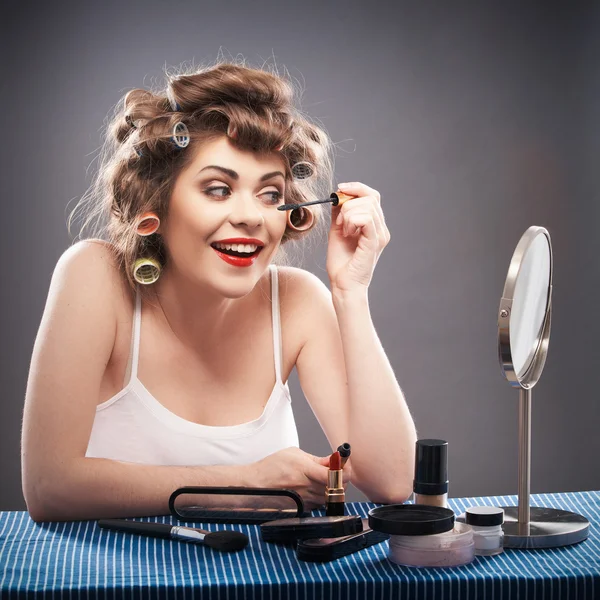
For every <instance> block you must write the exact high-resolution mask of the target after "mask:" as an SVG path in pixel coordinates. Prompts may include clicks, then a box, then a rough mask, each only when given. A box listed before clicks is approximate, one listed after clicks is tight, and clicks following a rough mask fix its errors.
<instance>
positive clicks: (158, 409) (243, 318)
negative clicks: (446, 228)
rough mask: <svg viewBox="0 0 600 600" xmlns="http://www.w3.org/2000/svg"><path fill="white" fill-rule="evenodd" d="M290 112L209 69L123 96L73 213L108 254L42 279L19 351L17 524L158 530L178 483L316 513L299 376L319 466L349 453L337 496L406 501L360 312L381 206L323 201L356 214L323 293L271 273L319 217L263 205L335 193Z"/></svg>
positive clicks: (383, 389) (383, 382)
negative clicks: (293, 377)
mask: <svg viewBox="0 0 600 600" xmlns="http://www.w3.org/2000/svg"><path fill="white" fill-rule="evenodd" d="M293 95H294V89H293V87H292V86H291V84H290V83H289V82H287V81H285V80H283V79H281V78H280V77H279V76H277V75H274V74H271V73H268V72H266V71H263V70H257V69H250V68H247V67H245V66H242V65H236V64H232V63H222V64H218V65H215V66H213V67H211V68H207V69H203V70H200V71H197V72H195V73H190V74H185V75H184V74H182V75H179V76H178V77H173V78H171V79H170V81H169V84H168V87H167V90H166V91H165V92H164V93H152V92H148V91H144V90H133V91H131V92H129V93H128V94H127V95H126V96H125V98H124V101H123V103H122V105H121V106H120V107H119V110H118V111H117V113H116V114H115V116H114V120H113V122H112V123H111V125H110V128H109V136H108V137H107V141H106V146H105V149H104V155H103V158H104V162H103V164H102V165H101V168H100V171H99V175H98V177H97V179H96V181H95V184H94V187H93V188H92V194H90V195H89V197H88V198H84V200H85V202H83V203H82V206H91V208H92V214H91V216H90V219H93V218H96V217H98V218H100V217H103V218H104V219H105V220H106V221H107V235H106V236H104V237H105V238H107V239H104V240H103V239H91V240H86V241H79V242H77V243H75V244H74V245H73V246H72V247H71V248H69V249H68V250H67V251H66V252H65V253H64V254H63V256H62V257H61V258H60V259H59V261H58V264H57V266H56V269H55V272H54V275H53V277H52V281H51V284H50V290H49V295H48V300H47V303H46V307H45V310H44V314H43V317H42V321H41V325H40V329H39V332H38V336H37V338H36V342H35V346H34V351H33V356H32V361H31V367H30V374H29V380H28V384H27V393H26V400H25V410H24V426H23V440H22V471H23V473H22V475H23V491H24V496H25V500H26V502H27V506H28V509H29V512H30V515H31V517H32V518H33V519H34V520H36V521H45V520H75V519H95V518H102V517H127V516H140V515H155V514H165V513H168V508H167V502H168V498H169V495H170V494H171V492H173V491H174V490H175V489H176V488H178V487H181V486H184V485H227V486H229V485H245V486H251V487H256V486H261V487H285V488H288V489H294V490H296V491H297V492H298V493H300V494H301V495H302V497H303V499H304V500H305V502H306V504H307V506H308V508H314V507H316V506H321V505H322V504H323V502H324V490H325V485H326V482H327V465H328V462H327V461H328V458H327V457H316V456H312V455H310V454H308V453H306V452H304V451H302V450H300V449H299V447H298V436H297V431H296V426H295V423H294V418H293V414H292V412H291V399H290V396H289V389H288V387H287V379H288V376H289V373H290V372H291V370H292V368H293V367H294V366H295V367H296V369H297V372H298V377H299V381H300V384H301V386H302V390H303V392H304V394H305V396H306V398H307V399H308V402H309V403H310V406H311V408H312V409H313V411H314V413H315V414H316V416H317V418H318V420H319V423H320V424H321V426H322V427H323V430H324V432H325V434H326V436H327V438H328V440H329V442H330V443H331V445H332V448H336V447H337V446H338V445H339V444H341V443H343V442H346V441H348V442H350V444H351V445H352V459H351V461H350V462H351V463H352V467H351V470H350V469H348V466H349V465H350V462H349V463H348V465H347V466H346V468H345V469H344V470H345V473H346V477H345V479H346V482H348V480H349V478H350V476H351V477H352V482H353V483H354V484H355V485H356V486H357V487H358V488H359V489H360V490H362V491H363V492H364V493H365V494H366V495H367V496H368V497H369V498H370V499H371V500H373V501H377V502H402V501H404V500H405V499H406V498H407V497H408V496H409V494H410V492H411V482H412V467H413V448H414V443H415V439H416V434H415V428H414V424H413V421H412V418H411V416H410V413H409V411H408V408H407V406H406V403H405V401H404V398H403V396H402V392H401V390H400V388H399V386H398V383H397V382H396V378H395V376H394V373H393V370H392V368H391V366H390V364H389V362H388V360H387V358H386V356H385V353H384V351H383V348H382V347H381V345H380V343H379V340H378V338H377V334H376V332H375V329H374V327H373V323H372V321H371V317H370V313H369V306H368V295H367V291H368V286H369V283H370V281H371V277H372V274H373V269H374V267H375V265H376V263H377V260H378V258H379V256H380V254H381V252H382V250H383V248H384V247H385V246H386V245H387V243H388V242H389V239H390V234H389V231H388V229H387V227H386V225H385V221H384V217H383V212H382V208H381V199H380V195H379V193H378V192H377V191H376V190H374V189H372V188H371V187H369V186H367V185H365V184H363V183H359V182H354V183H349V184H346V185H342V184H340V185H339V186H338V188H339V190H340V191H342V192H344V193H347V194H348V195H350V196H352V199H350V200H348V201H346V202H345V203H344V204H342V205H338V206H336V207H333V206H332V208H331V210H332V213H331V214H332V217H331V227H330V230H329V238H328V248H327V273H328V276H329V280H330V288H331V291H329V290H328V289H327V287H326V286H325V285H323V283H322V282H321V281H320V280H319V279H318V278H317V277H316V276H314V275H312V274H311V273H309V272H307V271H304V270H302V269H299V268H295V267H291V266H279V267H275V264H276V263H280V264H281V263H282V262H283V258H284V257H285V255H284V254H283V246H284V245H285V244H287V243H288V242H290V241H292V240H298V239H301V238H302V237H304V236H306V235H307V234H308V232H309V230H311V229H314V228H315V227H316V226H317V225H318V224H319V223H323V219H322V216H323V206H324V205H323V204H317V205H313V206H310V207H309V208H300V209H295V210H293V211H280V210H277V207H278V206H280V205H282V204H284V203H293V204H298V203H300V202H305V201H310V200H315V199H318V198H325V197H328V196H329V193H330V190H331V189H332V167H331V165H332V160H331V156H330V152H331V143H330V140H329V139H328V137H327V135H326V134H325V133H324V132H323V130H321V129H320V128H318V127H316V126H315V125H313V124H311V123H309V122H308V121H307V119H306V118H305V117H303V116H302V115H301V114H300V112H299V111H297V110H295V109H294V104H293ZM234 256H237V257H234ZM244 256H245V258H244ZM284 382H285V383H284Z"/></svg>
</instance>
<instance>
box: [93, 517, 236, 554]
mask: <svg viewBox="0 0 600 600" xmlns="http://www.w3.org/2000/svg"><path fill="white" fill-rule="evenodd" d="M98 526H99V527H101V528H102V529H112V530H114V531H124V532H126V533H137V534H140V535H149V536H151V537H159V538H166V539H171V540H180V541H183V542H195V543H201V544H205V545H206V546H209V547H211V548H213V549H215V550H220V551H221V552H236V551H238V550H242V549H243V548H245V547H246V546H247V545H248V536H247V535H246V534H245V533H242V532H241V531H229V530H228V531H205V530H204V529H195V528H193V527H180V526H178V525H168V524H165V523H146V522H143V521H128V520H126V519H102V520H100V521H98Z"/></svg>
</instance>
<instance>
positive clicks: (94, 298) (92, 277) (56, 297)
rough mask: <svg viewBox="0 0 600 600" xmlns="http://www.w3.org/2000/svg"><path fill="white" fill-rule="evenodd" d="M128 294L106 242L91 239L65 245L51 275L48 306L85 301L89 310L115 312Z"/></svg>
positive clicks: (104, 312) (106, 313) (113, 313)
mask: <svg viewBox="0 0 600 600" xmlns="http://www.w3.org/2000/svg"><path fill="white" fill-rule="evenodd" d="M126 296H127V286H126V282H125V281H124V277H123V276H122V275H121V273H120V271H119V268H118V264H117V259H116V255H115V253H114V251H113V249H112V247H111V246H110V244H109V243H108V242H105V241H104V240H99V239H98V240H97V239H90V240H83V241H80V242H77V243H75V244H73V245H72V246H70V247H69V248H67V249H66V250H65V251H64V252H63V253H62V255H61V256H60V258H59V259H58V261H57V263H56V266H55V268H54V273H53V274H52V281H51V284H50V290H49V294H48V301H47V307H46V308H47V309H49V308H50V307H51V306H52V305H56V304H64V303H67V304H68V303H70V302H85V304H86V305H87V307H88V310H93V311H97V312H98V314H103V315H104V316H105V317H106V316H107V315H109V314H110V315H114V316H115V317H116V314H117V312H118V311H117V307H118V306H121V305H122V301H123V298H124V297H126Z"/></svg>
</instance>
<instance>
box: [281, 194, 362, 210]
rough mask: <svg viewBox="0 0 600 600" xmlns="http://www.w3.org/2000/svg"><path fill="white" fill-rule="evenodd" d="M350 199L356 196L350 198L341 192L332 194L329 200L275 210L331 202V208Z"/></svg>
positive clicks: (286, 205)
mask: <svg viewBox="0 0 600 600" xmlns="http://www.w3.org/2000/svg"><path fill="white" fill-rule="evenodd" d="M352 198H356V196H350V195H349V194H344V193H343V192H333V193H332V194H331V196H329V198H325V199H324V200H313V201H312V202H302V203H301V204H282V205H281V206H278V207H277V210H294V209H295V208H300V207H302V206H310V205H311V204H326V203H327V202H331V204H332V205H333V206H337V205H338V204H339V205H342V204H344V202H346V201H348V200H352Z"/></svg>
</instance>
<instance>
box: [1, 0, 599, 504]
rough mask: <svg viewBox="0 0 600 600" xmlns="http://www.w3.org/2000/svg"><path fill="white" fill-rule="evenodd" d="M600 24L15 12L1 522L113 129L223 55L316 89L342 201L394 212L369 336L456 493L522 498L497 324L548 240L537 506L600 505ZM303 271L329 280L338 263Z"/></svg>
mask: <svg viewBox="0 0 600 600" xmlns="http://www.w3.org/2000/svg"><path fill="white" fill-rule="evenodd" d="M597 6H598V5H595V7H592V3H589V4H587V5H584V4H577V3H574V2H572V3H564V5H562V7H560V8H559V5H558V3H557V4H551V3H548V2H540V3H537V4H536V3H527V2H522V3H518V4H513V5H510V4H507V3H504V2H503V3H496V4H493V3H472V4H471V5H470V6H468V7H467V5H462V6H461V5H456V4H455V5H454V6H453V8H449V7H447V6H446V3H439V4H438V5H437V7H434V6H433V5H428V4H426V3H409V2H406V3H401V2H400V3H398V2H396V3H394V5H393V6H391V3H389V4H388V3H387V2H386V3H384V2H381V3H378V2H339V3H336V2H329V3H324V4H323V5H320V4H317V3H314V4H311V3H306V2H305V3H302V4H298V3H289V4H284V3H281V2H272V3H267V2H262V3H258V4H257V3H250V2H232V1H228V2H227V3H214V2H210V3H198V2H191V1H189V2H182V1H180V2H170V3H166V2H158V1H156V0H154V1H148V0H145V1H144V2H143V3H142V2H139V3H125V4H121V3H119V4H117V3H116V2H103V3H93V4H92V3H89V4H88V3H78V4H73V5H72V6H70V7H67V6H66V5H62V6H61V5H59V4H56V3H38V4H37V5H36V4H35V3H33V4H32V3H27V4H23V3H17V2H6V1H5V2H3V5H2V9H1V13H2V18H1V19H0V20H1V21H2V25H1V27H2V31H1V33H2V36H1V38H0V39H1V40H2V42H1V43H2V45H3V47H4V48H3V50H4V52H3V54H4V56H5V61H4V69H3V70H4V72H3V76H2V79H1V83H0V85H1V86H2V94H1V97H2V101H1V102H2V111H0V119H1V122H2V131H3V132H4V143H3V144H2V146H1V149H0V152H1V160H0V169H1V180H2V187H1V191H0V194H1V201H2V211H3V225H4V226H3V228H2V229H3V231H2V235H1V236H0V244H1V247H0V250H1V256H2V261H3V272H2V280H1V283H0V286H1V290H2V293H1V302H2V311H1V315H2V323H1V332H2V337H1V344H0V351H1V361H0V375H1V382H2V402H1V403H0V472H1V477H0V481H1V484H0V486H1V488H0V509H3V510H8V509H11V510H15V509H24V508H25V504H24V501H23V498H22V493H21V478H20V448H19V445H20V429H21V418H22V410H23V400H24V395H25V386H26V380H27V374H28V368H29V360H30V356H31V350H32V347H33V342H34V339H35V335H36V333H37V328H38V326H39V322H40V318H41V315H42V311H43V307H44V303H45V300H46V296H47V293H48V286H49V282H50V277H51V274H52V271H53V269H54V266H55V264H56V261H57V259H58V258H59V256H60V255H61V253H62V252H63V251H64V250H65V248H66V247H67V246H68V245H69V244H70V240H69V237H68V234H67V230H66V224H65V222H66V216H67V213H68V210H67V203H68V202H69V201H71V202H70V204H69V210H70V208H72V207H73V205H74V203H75V202H76V200H77V199H78V198H79V197H80V196H81V195H82V194H83V193H84V191H85V190H86V189H87V187H88V185H89V184H90V183H91V178H92V175H93V172H94V169H95V167H96V165H97V163H96V162H95V161H94V156H95V153H96V150H97V149H98V146H99V144H100V130H101V128H102V126H103V121H104V119H105V117H106V116H107V114H108V113H109V111H110V109H111V108H112V106H113V105H114V104H115V103H116V102H117V100H118V99H119V98H120V97H121V96H122V95H123V94H124V93H125V92H126V91H127V90H129V89H131V88H133V87H143V86H144V85H145V84H151V83H152V84H154V83H155V82H157V81H159V82H160V81H161V77H162V72H163V67H164V66H165V65H166V66H177V65H179V64H181V63H182V62H185V61H191V62H193V63H195V64H201V63H204V62H207V61H208V62H211V61H213V60H214V59H216V58H217V55H218V52H219V48H222V50H223V51H224V52H225V53H226V55H229V56H231V57H234V56H235V55H237V54H238V53H241V54H242V55H243V56H244V57H246V58H247V59H248V61H249V63H251V65H252V66H259V65H260V64H262V63H263V61H265V60H269V59H270V62H271V63H273V57H274V63H275V64H276V65H277V66H278V67H279V68H280V69H282V68H284V67H285V68H287V69H288V70H289V72H290V74H291V75H292V76H294V77H296V78H298V79H299V80H300V81H303V82H304V86H305V93H304V98H303V102H302V108H303V109H304V110H305V111H307V112H308V113H310V114H311V115H312V116H314V117H315V118H317V119H319V120H320V122H321V123H322V125H323V126H324V127H325V128H326V129H327V130H328V132H329V134H330V135H331V137H332V138H333V140H334V142H336V143H337V144H338V145H339V152H338V156H337V159H336V181H337V182H339V181H355V180H358V181H363V182H365V183H367V184H368V185H370V186H372V187H374V188H376V189H378V190H379V191H380V193H381V195H382V202H383V209H384V212H385V215H386V221H387V224H388V227H389V229H390V231H391V233H392V240H391V242H390V244H389V245H388V247H387V248H386V249H385V251H384V252H383V255H382V257H381V259H380V261H379V264H378V266H377V268H376V271H375V276H374V279H373V282H372V284H371V289H370V305H371V310H372V314H373V319H374V323H375V326H376V328H377V331H378V333H379V336H380V338H381V341H382V343H383V346H384V348H385V350H386V352H387V355H388V357H389V359H390V361H391V364H392V366H393V367H394V369H395V372H396V374H397V377H398V380H399V382H400V384H401V386H402V388H403V390H404V392H405V394H406V397H407V399H408V403H409V405H410V408H411V411H412V414H413V416H414V418H415V421H416V424H417V428H418V432H419V436H420V437H441V438H444V439H446V440H448V442H449V452H450V461H449V468H450V492H451V493H450V495H452V496H468V495H493V494H508V493H516V490H517V391H516V390H513V389H512V388H511V387H510V386H509V384H508V383H507V382H506V381H505V380H504V378H503V376H502V374H501V371H500V368H499V364H498V358H497V325H496V313H497V309H498V304H499V299H500V296H501V293H502V288H503V285H504V280H505V277H506V273H507V269H508V264H509V261H510V258H511V256H512V252H513V250H514V247H515V245H516V243H517V242H518V240H519V238H520V236H521V234H522V233H523V232H524V231H525V230H526V229H527V228H528V227H529V226H530V225H541V226H544V227H546V228H548V229H549V231H550V234H551V236H552V242H553V248H554V253H555V287H554V314H553V328H552V336H551V340H550V341H551V343H550V352H549V356H548V360H547V363H546V368H545V372H544V374H543V377H542V379H541V381H540V383H539V384H538V385H537V387H536V388H535V390H534V395H533V399H534V403H533V456H532V491H533V492H555V491H568V490H586V489H600V469H599V468H598V458H597V456H598V454H599V453H600V441H599V437H598V435H597V426H598V408H597V405H598V398H597V388H598V383H599V372H600V369H599V368H598V367H599V365H600V350H599V345H598V343H597V337H598V334H599V333H600V326H599V325H598V320H597V319H596V317H595V314H596V310H597V296H598V291H599V290H600V268H599V266H598V264H599V256H600V241H599V240H600V238H599V236H598V235H597V225H598V217H599V208H598V206H599V203H598V184H599V183H600V175H599V174H598V172H599V170H598V166H597V165H598V162H599V161H600V152H599V150H600V148H599V142H598V139H599V138H598V127H599V125H600V112H599V106H600V102H599V100H600V95H599V92H600V89H599V85H600V76H599V74H598V68H597V57H598V56H599V55H600V52H599V51H600V48H599V43H598V38H599V36H598V32H599V27H598V26H599V24H600V19H599V10H598V8H596V7H597ZM303 266H304V267H305V268H307V269H309V270H311V271H313V272H314V273H316V274H317V275H318V276H319V277H320V278H322V279H323V281H325V282H326V283H328V280H327V274H326V271H325V246H324V244H320V245H316V246H314V247H313V248H312V249H311V252H309V253H308V254H307V256H306V259H305V262H304V264H303ZM290 386H291V391H292V397H293V399H294V410H295V414H296V418H297V421H298V426H299V431H300V441H301V446H302V447H303V448H304V449H305V450H307V451H309V452H313V453H315V454H321V455H325V454H327V453H328V452H329V448H328V446H327V442H326V440H325V437H324V435H323V434H322V432H321V430H320V428H319V426H318V423H317V421H316V420H315V418H314V416H313V415H312V413H311V411H310V408H309V407H308V406H307V404H306V401H305V400H304V397H303V395H302V392H301V389H300V387H299V385H298V381H297V377H296V374H295V372H294V373H293V374H292V377H291V378H290ZM374 400H376V399H374ZM361 497H362V496H361V495H360V494H358V492H355V493H354V494H351V495H350V498H351V499H358V498H361Z"/></svg>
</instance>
